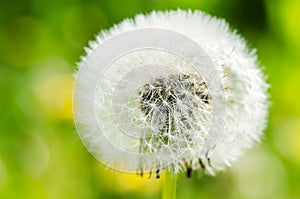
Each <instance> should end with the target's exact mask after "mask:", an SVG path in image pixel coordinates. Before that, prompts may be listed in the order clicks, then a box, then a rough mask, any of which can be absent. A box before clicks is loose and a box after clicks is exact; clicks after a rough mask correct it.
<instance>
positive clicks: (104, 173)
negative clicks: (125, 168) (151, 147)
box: [99, 165, 164, 195]
mask: <svg viewBox="0 0 300 199" xmlns="http://www.w3.org/2000/svg"><path fill="white" fill-rule="evenodd" d="M99 167H100V168H99V176H100V178H102V179H101V180H102V181H104V182H106V183H105V186H106V187H105V188H106V189H108V190H111V191H114V192H120V193H123V192H136V193H139V194H145V195H147V194H155V193H157V192H159V191H160V189H161V183H162V182H163V178H164V175H162V176H161V177H160V179H156V178H155V174H152V176H151V177H150V178H149V174H144V175H143V177H141V176H140V175H138V174H132V173H121V172H114V171H111V170H109V169H104V166H103V165H100V166H99Z"/></svg>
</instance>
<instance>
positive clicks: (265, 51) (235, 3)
mask: <svg viewBox="0 0 300 199" xmlns="http://www.w3.org/2000/svg"><path fill="white" fill-rule="evenodd" d="M177 8H182V9H200V10H203V11H206V12H209V13H211V14H213V15H216V16H219V17H224V18H226V19H227V21H228V22H229V23H230V24H231V25H232V26H233V27H234V28H236V29H238V30H239V32H240V33H241V34H242V35H244V36H245V37H246V38H247V40H248V41H249V44H250V46H252V47H256V48H257V49H258V55H259V58H260V60H261V62H262V64H263V65H264V66H265V73H266V74H267V76H268V81H269V83H270V84H271V88H270V98H271V101H272V107H271V112H270V120H269V126H268V129H267V131H266V133H265V137H264V138H263V141H262V144H258V145H256V146H255V148H254V149H251V150H250V151H248V152H247V154H246V155H245V156H244V157H243V158H242V159H241V160H239V161H238V162H237V164H235V165H234V166H233V168H231V169H228V170H227V171H225V172H223V173H220V174H219V175H218V176H217V177H207V176H203V177H201V178H200V179H199V178H197V177H196V176H195V177H194V178H192V179H186V178H185V177H184V176H181V177H180V178H179V182H178V183H179V184H178V193H177V195H178V198H202V199H215V198H230V199H268V198H272V199H287V198H288V199H296V198H299V197H300V189H299V187H300V103H299V96H300V95H299V94H300V81H299V80H300V59H299V54H300V20H299V19H300V14H299V10H300V2H299V1H297V0H277V1H272V0H265V1H263V0H253V1H239V0H228V1H221V0H184V1H183V0H110V1H96V0H87V1H79V0H60V1H59V0H53V1H40V0H23V1H21V0H10V1H1V2H0V104H1V114H0V198H4V199H13V198H16V199H17V198H18V199H19V198H25V199H27V198H28V199H34V198H39V199H41V198H46V199H60V198H61V199H69V198H70V199H76V198H78V199H79V198H87V199H88V198H159V197H160V189H161V188H160V181H156V180H148V179H141V178H139V177H137V176H135V175H132V176H131V175H124V174H119V173H112V172H110V171H107V170H105V168H104V167H103V166H102V165H100V164H99V163H98V162H97V161H96V160H95V159H94V158H93V157H92V156H91V155H90V154H89V153H88V152H87V151H86V150H85V148H84V147H83V145H82V144H81V142H80V140H79V138H78V136H77V134H76V131H75V127H74V124H73V118H72V107H71V100H72V99H71V98H72V86H73V78H72V72H73V71H74V70H75V69H76V62H78V61H79V57H80V56H81V55H83V54H84V52H83V47H84V46H87V44H88V41H89V40H91V39H93V38H94V36H95V34H96V33H97V32H99V31H100V30H102V29H107V28H109V27H110V26H111V25H113V24H114V23H117V22H120V21H121V20H122V19H123V18H127V17H133V16H134V15H135V14H137V13H145V12H149V11H151V10H166V9H177Z"/></svg>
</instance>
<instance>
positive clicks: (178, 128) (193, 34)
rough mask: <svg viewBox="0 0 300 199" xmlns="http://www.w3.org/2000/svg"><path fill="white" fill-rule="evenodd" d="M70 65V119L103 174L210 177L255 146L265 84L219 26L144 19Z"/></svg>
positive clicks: (184, 16)
mask: <svg viewBox="0 0 300 199" xmlns="http://www.w3.org/2000/svg"><path fill="white" fill-rule="evenodd" d="M86 51H87V55H86V56H85V57H83V58H82V61H81V63H79V67H78V72H77V73H76V76H77V81H76V84H75V89H74V116H75V122H76V126H77V129H78V133H79V135H80V137H81V139H82V141H83V142H84V144H85V146H86V147H87V149H88V150H89V151H90V152H91V153H92V154H93V155H94V156H95V157H96V158H97V159H98V160H99V161H101V162H102V163H104V164H106V165H107V166H108V167H110V168H113V169H116V170H122V171H126V172H135V171H139V174H140V175H141V176H143V174H145V173H147V172H149V173H150V175H151V173H152V172H153V173H154V172H155V173H156V177H157V178H159V177H160V173H161V171H162V170H164V169H166V168H168V169H169V170H172V171H173V172H174V173H178V172H181V171H183V172H186V174H187V176H188V177H191V176H192V173H193V172H194V171H196V170H202V171H203V172H205V173H208V174H211V175H214V174H215V173H216V172H217V171H221V170H224V169H225V168H226V167H228V166H231V164H232V163H233V162H234V161H235V160H237V158H238V157H239V156H240V155H242V154H243V152H244V151H245V149H246V148H249V147H251V146H252V145H253V143H254V142H255V141H258V140H259V138H260V136H261V134H262V132H263V130H264V129H265V127H266V119H267V114H268V106H269V105H268V101H267V99H268V97H267V89H268V84H267V83H266V82H265V77H264V75H263V73H262V71H261V69H260V66H259V64H258V61H257V57H256V55H255V52H254V51H249V49H248V48H247V45H246V42H245V41H244V39H242V38H241V37H240V36H239V35H237V34H236V33H235V32H234V31H231V30H230V28H229V26H228V25H227V23H226V22H225V21H224V20H221V19H217V18H214V17H211V16H209V15H207V14H204V13H202V12H200V11H195V12H191V11H182V10H177V11H169V12H152V13H150V14H148V15H137V16H136V17H135V18H134V19H133V20H124V21H123V22H121V23H120V24H118V25H116V26H114V27H113V28H111V29H109V30H108V31H103V32H101V33H100V34H99V35H98V36H97V37H96V41H94V42H91V44H90V47H89V48H87V50H86Z"/></svg>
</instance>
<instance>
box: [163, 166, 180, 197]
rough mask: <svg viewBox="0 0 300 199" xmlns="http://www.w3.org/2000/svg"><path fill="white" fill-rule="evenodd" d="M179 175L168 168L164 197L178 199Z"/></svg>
mask: <svg viewBox="0 0 300 199" xmlns="http://www.w3.org/2000/svg"><path fill="white" fill-rule="evenodd" d="M176 184H177V175H176V174H174V173H172V172H170V171H168V170H166V173H165V179H164V184H163V193H162V199H176Z"/></svg>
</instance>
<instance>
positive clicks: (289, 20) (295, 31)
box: [280, 0, 300, 45]
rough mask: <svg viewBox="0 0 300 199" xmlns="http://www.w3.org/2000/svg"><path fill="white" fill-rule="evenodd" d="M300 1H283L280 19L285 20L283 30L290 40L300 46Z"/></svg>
mask: <svg viewBox="0 0 300 199" xmlns="http://www.w3.org/2000/svg"><path fill="white" fill-rule="evenodd" d="M299 10H300V1H298V0H282V1H281V6H280V17H281V19H282V20H283V24H282V25H283V30H284V31H285V32H286V34H287V37H288V39H290V40H291V41H292V42H296V43H297V44H298V45H300V37H299V35H300V20H299V18H300V15H299Z"/></svg>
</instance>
